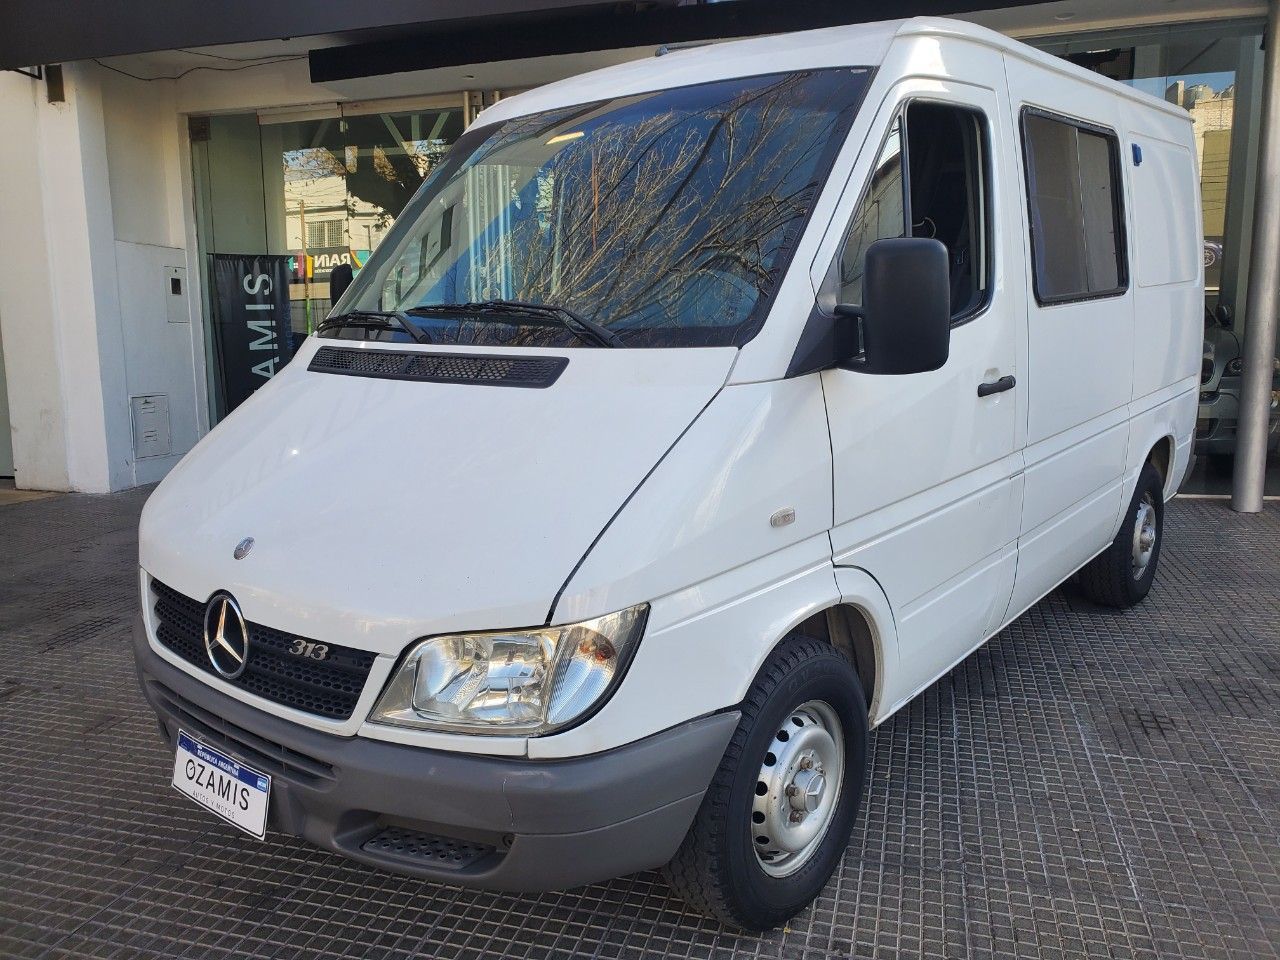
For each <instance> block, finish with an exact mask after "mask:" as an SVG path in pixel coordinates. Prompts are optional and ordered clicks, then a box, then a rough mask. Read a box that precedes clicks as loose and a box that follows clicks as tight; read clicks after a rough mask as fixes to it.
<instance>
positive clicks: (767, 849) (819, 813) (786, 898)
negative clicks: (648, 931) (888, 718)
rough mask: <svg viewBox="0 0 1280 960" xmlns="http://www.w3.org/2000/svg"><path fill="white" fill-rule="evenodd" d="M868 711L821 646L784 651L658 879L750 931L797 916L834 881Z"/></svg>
mask: <svg viewBox="0 0 1280 960" xmlns="http://www.w3.org/2000/svg"><path fill="white" fill-rule="evenodd" d="M866 760H867V704H866V699H865V698H864V696H863V692H862V687H861V685H860V684H859V683H858V675H857V674H856V673H855V672H854V670H853V668H852V667H851V666H850V665H849V663H848V661H847V660H845V659H844V657H842V656H841V655H840V654H839V653H838V652H836V651H835V650H834V649H833V648H832V647H831V646H830V645H829V644H826V643H823V642H822V641H820V640H815V639H812V638H808V637H792V638H789V639H787V640H785V641H783V642H782V643H781V644H780V645H779V646H778V648H777V649H776V650H774V651H773V653H772V654H770V656H769V659H768V660H767V661H765V664H764V666H763V667H761V669H760V673H759V674H758V675H757V677H756V679H755V682H754V683H753V684H752V686H751V689H750V690H749V691H748V693H747V696H746V699H745V700H744V701H743V704H742V719H741V720H740V721H739V723H738V728H737V730H736V731H735V732H734V735H733V737H732V739H731V740H730V741H729V746H728V748H727V749H726V751H725V755H724V758H723V759H722V760H721V762H720V766H719V768H718V769H717V771H716V774H715V777H714V778H713V779H712V781H711V786H710V787H708V788H707V793H706V796H705V797H703V800H702V806H701V807H700V808H699V810H698V814H697V817H696V818H695V819H694V822H693V825H692V826H691V827H690V828H689V833H688V835H687V836H686V837H685V839H684V842H683V843H682V844H681V846H680V849H679V851H677V853H676V855H675V857H674V858H673V859H672V861H671V862H670V863H669V864H667V866H666V867H664V868H663V873H664V875H665V877H666V879H667V882H668V883H669V884H670V885H671V887H672V889H674V890H675V891H676V893H678V894H679V895H680V896H681V897H682V898H683V899H684V900H685V901H686V902H688V903H689V904H690V905H691V906H693V907H694V908H695V909H697V910H700V911H701V912H703V913H706V914H708V915H710V916H714V917H716V918H718V919H720V920H722V921H724V922H725V923H727V924H730V925H732V926H736V927H741V928H743V929H747V930H768V929H770V928H772V927H776V926H778V925H780V924H782V923H784V922H785V921H787V920H789V919H790V918H791V917H793V916H795V915H796V914H797V913H799V912H800V911H801V910H803V909H804V908H805V907H806V906H808V904H809V903H810V901H812V900H813V898H814V897H816V896H817V895H818V894H819V893H820V892H821V891H822V888H823V887H824V886H825V885H826V883H827V881H828V880H829V879H830V878H831V874H832V873H834V872H835V868H836V866H837V865H838V864H839V862H840V857H841V856H842V855H843V853H844V851H845V848H846V847H847V846H848V843H849V834H850V833H851V832H852V830H853V823H854V820H855V818H856V817H857V813H858V806H859V804H860V803H861V800H862V792H863V785H864V780H865V767H866Z"/></svg>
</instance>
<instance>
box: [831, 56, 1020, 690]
mask: <svg viewBox="0 0 1280 960" xmlns="http://www.w3.org/2000/svg"><path fill="white" fill-rule="evenodd" d="M996 63H997V64H998V58H996ZM993 76H996V77H998V76H999V74H998V73H997V74H994V75H993ZM999 97H1000V95H999V94H998V93H997V92H996V91H995V90H994V89H987V88H982V87H977V86H971V85H969V84H961V83H954V82H938V81H928V80H909V81H904V82H903V83H901V84H899V85H898V87H897V88H895V90H894V91H893V93H891V95H890V96H889V97H888V98H887V100H886V103H885V105H884V106H883V108H882V111H881V116H880V118H879V120H878V122H877V125H876V126H875V127H873V128H872V129H878V130H881V131H886V132H885V133H884V136H883V140H882V141H881V143H880V145H879V147H878V149H877V150H875V151H873V156H872V158H871V162H860V163H859V164H858V165H857V167H855V172H854V176H853V178H852V179H851V181H850V185H849V187H848V188H847V189H846V191H845V199H844V200H842V202H841V208H842V209H845V210H847V212H846V213H845V214H844V215H843V217H841V216H840V215H837V217H836V219H835V220H834V221H833V224H834V227H833V236H832V237H830V238H828V240H829V242H828V243H824V247H823V249H824V250H826V251H827V255H828V256H829V257H830V259H828V260H825V261H820V262H819V263H818V264H815V267H821V271H820V272H821V276H822V285H823V293H824V296H823V297H820V301H825V302H830V300H831V299H832V296H831V294H832V292H833V291H832V285H833V284H834V285H835V287H836V288H837V289H836V290H835V291H834V293H835V297H834V299H835V301H836V302H841V303H860V297H861V284H862V259H863V257H864V255H865V252H866V248H867V247H868V246H870V244H871V243H872V242H873V241H875V240H877V239H881V238H885V237H894V236H904V235H905V236H922V237H934V238H936V239H939V240H941V241H942V242H943V243H944V244H945V245H946V247H947V252H948V261H949V266H950V272H951V300H952V330H951V344H950V354H949V358H948V360H947V362H946V364H945V365H944V366H943V367H942V368H941V369H938V370H935V371H932V372H928V373H919V374H910V375H906V376H886V375H873V374H865V373H860V372H855V371H854V370H850V369H841V368H837V369H832V370H828V371H825V372H824V373H823V374H822V383H823V390H824V392H825V395H826V402H827V412H828V418H829V423H830V428H831V446H832V455H833V469H834V491H835V497H834V522H833V529H832V533H831V539H832V550H833V554H834V559H835V563H836V565H837V566H850V567H859V568H863V569H865V570H867V571H868V572H869V573H870V574H871V575H872V576H874V577H875V578H876V579H877V580H878V581H879V582H880V584H881V586H882V587H883V589H884V591H885V594H886V596H887V597H888V599H889V602H890V603H891V605H892V606H893V610H894V617H895V621H896V624H897V631H898V639H899V652H900V658H901V667H900V673H901V676H902V681H901V683H900V684H895V685H894V686H895V688H896V689H895V690H894V691H892V692H890V691H886V694H888V695H889V696H890V697H891V698H893V699H890V700H889V701H888V703H889V704H893V705H896V703H901V702H902V701H903V700H904V699H906V698H907V697H909V696H912V695H914V694H915V693H916V692H917V691H918V690H919V689H921V688H922V687H923V686H925V685H927V684H928V683H930V682H932V681H933V679H934V678H936V677H937V676H939V675H940V674H941V673H943V672H945V671H946V670H947V669H948V668H950V667H951V666H952V665H953V664H955V663H956V662H957V661H958V660H960V659H961V658H962V657H964V656H965V655H966V654H967V653H969V651H971V650H972V649H973V648H974V647H975V646H977V645H978V644H979V643H981V641H982V640H983V639H985V638H986V637H987V636H988V635H990V633H991V632H993V631H994V630H995V629H996V628H998V627H999V626H1000V625H1001V623H1002V622H1003V618H1004V616H1005V612H1006V609H1007V606H1008V601H1009V597H1010V594H1011V592H1012V589H1013V582H1014V572H1015V568H1016V561H1017V538H1018V528H1019V517H1020V513H1021V507H1022V476H1021V469H1022V463H1021V453H1020V451H1021V446H1022V442H1021V438H1022V435H1023V428H1022V421H1023V419H1024V418H1025V410H1023V409H1022V407H1021V403H1020V396H1021V392H1020V390H1019V389H1018V385H1017V382H1016V381H1017V377H1018V375H1019V373H1020V372H1021V370H1022V369H1023V368H1024V367H1023V364H1022V363H1021V362H1020V360H1021V359H1022V358H1023V357H1024V356H1025V324H1026V308H1025V303H1024V293H1023V291H1024V285H1023V284H1024V281H1023V276H1022V273H1021V269H1022V268H1021V263H1022V258H1021V257H1020V256H1014V255H1012V254H1015V253H1018V252H1019V250H1018V249H1017V248H1016V247H1015V248H1013V249H1011V247H1013V245H1014V244H1016V242H1017V241H1018V239H1019V235H1020V231H1019V230H1018V223H1019V220H1018V219H1017V218H1018V217H1020V207H1019V205H1018V199H1017V194H1016V193H1015V192H1013V191H1015V190H1016V179H1015V175H1014V171H1013V170H1012V169H1011V166H1010V158H1009V157H1008V156H1007V155H1006V154H1005V153H1004V152H1003V151H1002V150H1001V149H1000V147H999V145H1002V144H1009V143H1011V142H1013V134H1012V133H1011V132H1010V131H1009V130H1007V129H1005V127H1006V126H1007V124H1008V120H1007V117H1008V110H1007V109H1002V105H1001V102H1000V99H999ZM1010 216H1012V217H1014V218H1015V219H1014V220H1013V221H1012V222H1010V221H1009V220H1008V217H1010ZM1011 382H1012V384H1013V386H1012V388H1011V389H1010V388H1008V387H1007V385H1008V384H1010V383H1011ZM983 384H986V385H988V386H987V387H986V388H984V393H983V395H979V389H978V388H979V386H980V385H983ZM991 385H998V386H1000V387H1001V389H998V390H993V389H992V386H991ZM895 701H896V703H895Z"/></svg>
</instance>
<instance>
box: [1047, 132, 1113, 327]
mask: <svg viewBox="0 0 1280 960" xmlns="http://www.w3.org/2000/svg"><path fill="white" fill-rule="evenodd" d="M1022 145H1023V151H1024V153H1025V155H1026V168H1027V206H1028V208H1029V210H1030V213H1031V260H1032V265H1033V267H1034V280H1035V292H1036V300H1038V301H1039V302H1040V303H1042V304H1048V303H1063V302H1066V301H1070V300H1087V299H1090V298H1093V297H1107V296H1114V295H1116V294H1119V293H1123V292H1124V290H1125V289H1126V288H1127V286H1128V282H1129V277H1128V262H1127V259H1126V256H1125V240H1124V210H1123V201H1122V196H1123V190H1122V187H1121V184H1120V146H1119V142H1118V141H1117V140H1116V137H1115V135H1114V134H1113V133H1111V132H1110V131H1107V130H1104V129H1102V128H1098V127H1092V126H1086V125H1084V124H1081V123H1078V122H1076V121H1072V120H1068V119H1066V118H1065V117H1058V116H1053V115H1049V114H1046V113H1043V112H1041V111H1038V110H1032V109H1031V108H1024V109H1023V111H1022Z"/></svg>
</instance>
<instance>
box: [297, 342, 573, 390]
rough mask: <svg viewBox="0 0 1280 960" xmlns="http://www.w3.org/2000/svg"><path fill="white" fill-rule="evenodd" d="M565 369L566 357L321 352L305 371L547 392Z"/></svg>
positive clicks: (339, 349) (331, 349)
mask: <svg viewBox="0 0 1280 960" xmlns="http://www.w3.org/2000/svg"><path fill="white" fill-rule="evenodd" d="M568 365H569V361H568V359H566V358H565V357H529V356H524V357H521V356H505V355H502V354H472V353H419V352H416V351H411V350H364V349H352V348H350V347H321V348H320V349H319V350H317V351H316V355H315V356H314V357H312V358H311V363H310V364H309V365H308V366H307V369H308V370H310V371H311V372H313V373H338V374H344V375H345V376H348V377H374V378H377V379H382V380H421V381H426V382H429V383H479V384H489V385H491V386H496V387H549V386H551V385H552V384H553V383H555V382H556V380H557V379H559V377H560V374H561V373H562V372H563V371H564V368H565V367H566V366H568Z"/></svg>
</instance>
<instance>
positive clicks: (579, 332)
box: [410, 300, 626, 347]
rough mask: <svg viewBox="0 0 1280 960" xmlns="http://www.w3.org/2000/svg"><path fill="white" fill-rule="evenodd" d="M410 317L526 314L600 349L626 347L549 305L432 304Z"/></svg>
mask: <svg viewBox="0 0 1280 960" xmlns="http://www.w3.org/2000/svg"><path fill="white" fill-rule="evenodd" d="M410 312H412V313H426V314H429V313H432V312H441V313H445V312H448V313H478V314H484V313H507V314H514V315H519V314H523V315H524V316H529V315H530V314H532V315H534V316H540V317H550V318H552V319H554V320H557V321H559V323H560V325H561V326H563V327H564V328H565V329H566V330H568V331H569V332H570V333H572V334H574V335H575V336H576V337H577V338H578V339H579V340H585V341H588V342H590V343H594V344H595V345H596V346H600V347H625V346H626V343H624V342H623V339H622V338H621V337H620V336H618V335H617V334H616V333H614V332H613V331H612V330H610V329H609V328H608V327H604V326H601V325H600V324H598V323H596V322H595V321H594V320H590V319H588V318H587V317H584V316H583V315H582V314H580V313H578V312H577V311H576V310H570V309H569V308H568V307H562V306H560V305H558V304H553V303H528V302H526V301H524V300H480V301H476V302H473V303H433V304H426V305H423V306H421V307H415V308H414V309H413V310H412V311H410Z"/></svg>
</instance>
